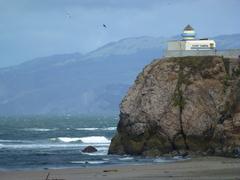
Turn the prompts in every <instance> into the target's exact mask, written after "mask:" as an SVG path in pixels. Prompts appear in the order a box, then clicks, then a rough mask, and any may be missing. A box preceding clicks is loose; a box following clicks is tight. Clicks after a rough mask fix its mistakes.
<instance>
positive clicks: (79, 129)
mask: <svg viewBox="0 0 240 180" xmlns="http://www.w3.org/2000/svg"><path fill="white" fill-rule="evenodd" d="M116 129H117V128H116V127H104V128H76V130H78V131H96V130H101V131H114V130H116Z"/></svg>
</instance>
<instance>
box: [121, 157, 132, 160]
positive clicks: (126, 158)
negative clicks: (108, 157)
mask: <svg viewBox="0 0 240 180" xmlns="http://www.w3.org/2000/svg"><path fill="white" fill-rule="evenodd" d="M118 159H119V160H120V161H129V160H133V159H134V158H133V157H123V158H118Z"/></svg>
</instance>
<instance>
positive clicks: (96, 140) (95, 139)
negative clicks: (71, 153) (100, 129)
mask: <svg viewBox="0 0 240 180" xmlns="http://www.w3.org/2000/svg"><path fill="white" fill-rule="evenodd" d="M51 140H52V141H61V142H64V143H71V142H78V141H79V142H82V143H92V144H109V143H110V142H111V141H110V140H109V139H107V138H106V137H104V136H88V137H58V138H51Z"/></svg>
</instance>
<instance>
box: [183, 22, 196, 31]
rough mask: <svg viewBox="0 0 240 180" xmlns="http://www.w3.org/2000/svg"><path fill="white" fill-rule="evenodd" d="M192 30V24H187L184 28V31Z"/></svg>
mask: <svg viewBox="0 0 240 180" xmlns="http://www.w3.org/2000/svg"><path fill="white" fill-rule="evenodd" d="M185 30H186V31H192V30H194V29H193V28H192V26H190V25H189V24H188V25H187V26H186V27H185V28H184V31H185Z"/></svg>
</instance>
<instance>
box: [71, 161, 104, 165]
mask: <svg viewBox="0 0 240 180" xmlns="http://www.w3.org/2000/svg"><path fill="white" fill-rule="evenodd" d="M105 162H106V161H71V163H73V164H103V163H105Z"/></svg>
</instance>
